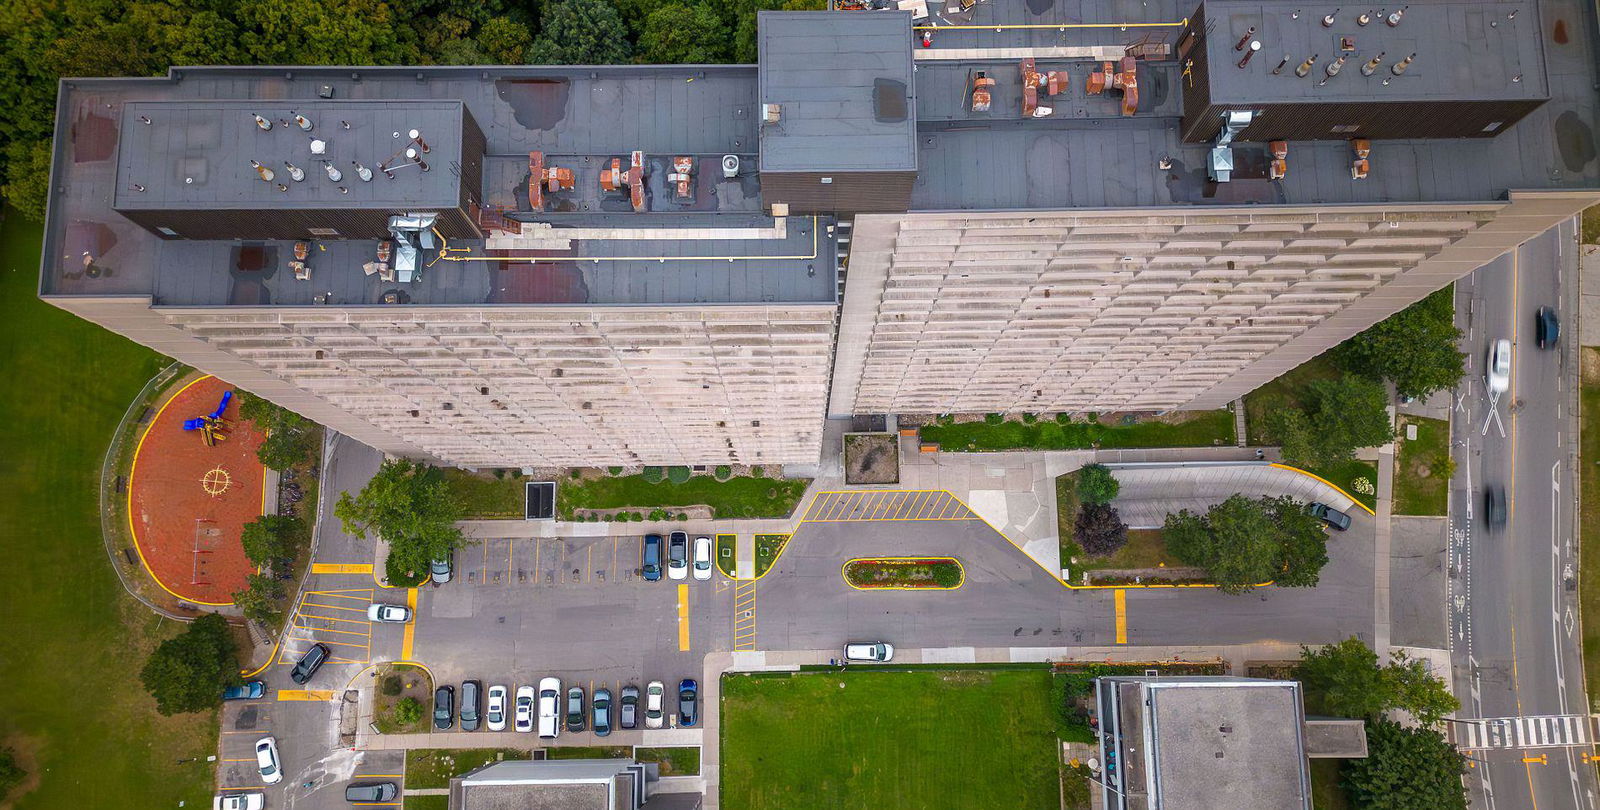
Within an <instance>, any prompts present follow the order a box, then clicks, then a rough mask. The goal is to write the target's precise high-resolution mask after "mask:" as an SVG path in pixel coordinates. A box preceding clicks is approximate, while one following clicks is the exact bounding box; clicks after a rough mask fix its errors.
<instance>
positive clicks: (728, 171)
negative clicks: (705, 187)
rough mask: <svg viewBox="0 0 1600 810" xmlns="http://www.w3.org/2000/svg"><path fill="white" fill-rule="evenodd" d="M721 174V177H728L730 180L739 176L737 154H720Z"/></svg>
mask: <svg viewBox="0 0 1600 810" xmlns="http://www.w3.org/2000/svg"><path fill="white" fill-rule="evenodd" d="M722 176H723V178H725V179H728V180H732V179H733V178H735V177H738V176H739V156H738V155H723V156H722Z"/></svg>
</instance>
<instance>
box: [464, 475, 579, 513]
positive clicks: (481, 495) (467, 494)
mask: <svg viewBox="0 0 1600 810" xmlns="http://www.w3.org/2000/svg"><path fill="white" fill-rule="evenodd" d="M443 472H444V480H445V483H447V484H449V486H450V494H451V495H454V496H455V497H456V500H457V501H459V502H460V503H461V507H462V508H463V509H464V510H466V514H467V518H468V519H475V520H485V519H491V518H497V519H505V520H521V519H522V517H523V506H524V504H523V498H524V495H523V490H524V486H523V485H524V484H525V483H526V482H527V481H528V480H529V479H526V478H512V477H511V476H509V475H508V476H506V477H505V478H496V477H494V476H493V475H489V474H487V473H470V472H467V471H466V470H458V469H455V468H446V469H444V470H443ZM557 488H558V489H559V488H560V484H559V483H558V484H557Z"/></svg>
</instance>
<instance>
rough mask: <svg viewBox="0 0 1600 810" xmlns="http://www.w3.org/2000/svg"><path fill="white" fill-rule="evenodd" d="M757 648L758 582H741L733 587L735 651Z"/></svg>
mask: <svg viewBox="0 0 1600 810" xmlns="http://www.w3.org/2000/svg"><path fill="white" fill-rule="evenodd" d="M755 648H756V582H755V580H741V581H739V582H738V583H735V584H734V586H733V649H734V650H753V649H755Z"/></svg>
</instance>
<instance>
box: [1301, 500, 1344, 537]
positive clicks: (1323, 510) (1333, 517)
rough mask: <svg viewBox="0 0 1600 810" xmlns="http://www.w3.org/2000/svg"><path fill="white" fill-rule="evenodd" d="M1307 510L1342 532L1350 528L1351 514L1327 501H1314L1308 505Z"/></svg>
mask: <svg viewBox="0 0 1600 810" xmlns="http://www.w3.org/2000/svg"><path fill="white" fill-rule="evenodd" d="M1306 511H1308V512H1310V513H1311V514H1313V515H1315V516H1317V517H1319V518H1322V522H1323V523H1326V524H1328V525H1329V526H1332V527H1333V528H1335V529H1338V530H1339V531H1341V532H1342V531H1344V530H1345V529H1348V528H1350V516H1349V515H1347V514H1345V513H1343V512H1340V511H1339V510H1337V509H1335V508H1333V507H1331V506H1329V505H1327V504H1325V503H1316V502H1315V501H1313V502H1312V503H1311V505H1310V506H1309V507H1307V510H1306Z"/></svg>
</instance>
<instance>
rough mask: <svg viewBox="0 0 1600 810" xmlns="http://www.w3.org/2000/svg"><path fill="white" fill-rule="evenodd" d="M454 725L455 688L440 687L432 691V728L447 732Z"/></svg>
mask: <svg viewBox="0 0 1600 810" xmlns="http://www.w3.org/2000/svg"><path fill="white" fill-rule="evenodd" d="M455 724H456V688H455V687H454V686H441V687H439V688H438V689H435V690H433V727H434V728H436V729H439V730H440V731H449V730H450V727H451V726H453V725H455Z"/></svg>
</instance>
